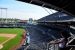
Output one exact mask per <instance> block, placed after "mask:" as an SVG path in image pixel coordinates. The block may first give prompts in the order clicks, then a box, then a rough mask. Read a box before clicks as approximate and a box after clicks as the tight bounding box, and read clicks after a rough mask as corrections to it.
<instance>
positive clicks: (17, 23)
mask: <svg viewBox="0 0 75 50" xmlns="http://www.w3.org/2000/svg"><path fill="white" fill-rule="evenodd" d="M26 22H27V21H24V20H20V19H11V18H0V27H21V26H23V25H24V24H25V23H26Z"/></svg>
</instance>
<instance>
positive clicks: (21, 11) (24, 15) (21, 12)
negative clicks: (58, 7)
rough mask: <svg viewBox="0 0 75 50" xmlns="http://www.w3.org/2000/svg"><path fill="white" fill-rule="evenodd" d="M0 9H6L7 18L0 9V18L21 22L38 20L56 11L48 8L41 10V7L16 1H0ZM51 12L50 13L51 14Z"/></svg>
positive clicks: (4, 11)
mask: <svg viewBox="0 0 75 50" xmlns="http://www.w3.org/2000/svg"><path fill="white" fill-rule="evenodd" d="M0 8H7V16H6V10H5V9H2V15H1V9H0V18H16V19H22V20H28V19H29V18H33V19H36V20H38V19H40V18H42V17H45V16H47V15H49V14H52V13H55V12H57V11H55V10H51V9H48V8H45V9H46V10H47V11H48V12H49V13H48V12H47V11H46V10H45V9H44V8H42V7H41V6H37V5H32V4H29V3H25V2H20V1H16V0H0ZM51 11H52V12H51Z"/></svg>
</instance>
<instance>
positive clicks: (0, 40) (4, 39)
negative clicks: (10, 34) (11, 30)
mask: <svg viewBox="0 0 75 50" xmlns="http://www.w3.org/2000/svg"><path fill="white" fill-rule="evenodd" d="M6 40H8V38H7V37H1V36H0V44H1V43H2V42H4V41H6Z"/></svg>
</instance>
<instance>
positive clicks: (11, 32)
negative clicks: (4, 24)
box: [0, 28, 24, 50]
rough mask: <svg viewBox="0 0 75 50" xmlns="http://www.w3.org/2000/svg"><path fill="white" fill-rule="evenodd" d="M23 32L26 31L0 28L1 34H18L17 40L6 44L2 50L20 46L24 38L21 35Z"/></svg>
mask: <svg viewBox="0 0 75 50" xmlns="http://www.w3.org/2000/svg"><path fill="white" fill-rule="evenodd" d="M23 31H24V29H20V28H0V33H8V34H17V36H16V37H15V38H13V39H12V40H10V41H8V42H6V44H4V47H3V48H2V49H1V50H9V49H10V48H11V47H13V46H16V45H17V44H19V42H20V40H21V38H22V37H21V35H22V33H23Z"/></svg>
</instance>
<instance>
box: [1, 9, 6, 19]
mask: <svg viewBox="0 0 75 50" xmlns="http://www.w3.org/2000/svg"><path fill="white" fill-rule="evenodd" d="M0 9H1V17H2V15H3V12H2V10H5V11H6V18H7V8H0Z"/></svg>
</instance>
